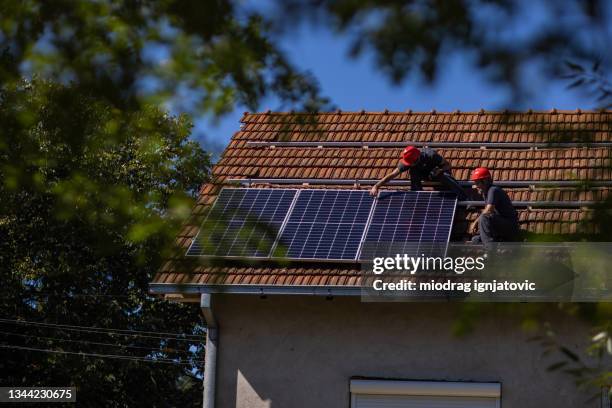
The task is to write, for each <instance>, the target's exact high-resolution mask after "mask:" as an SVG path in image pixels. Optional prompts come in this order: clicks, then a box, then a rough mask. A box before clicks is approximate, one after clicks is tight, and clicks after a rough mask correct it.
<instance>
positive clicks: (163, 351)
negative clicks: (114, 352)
mask: <svg viewBox="0 0 612 408" xmlns="http://www.w3.org/2000/svg"><path fill="white" fill-rule="evenodd" d="M0 334H5V335H9V336H18V337H27V338H36V339H44V340H54V341H64V342H68V343H81V344H92V345H97V346H109V347H123V348H133V349H139V350H148V351H154V352H158V353H190V351H187V350H176V349H165V350H164V349H159V348H154V347H143V346H132V345H127V344H112V343H103V342H97V341H89V340H75V339H63V338H59V337H47V336H36V335H32V334H24V333H14V332H5V331H0Z"/></svg>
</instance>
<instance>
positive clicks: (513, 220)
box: [469, 167, 519, 245]
mask: <svg viewBox="0 0 612 408" xmlns="http://www.w3.org/2000/svg"><path fill="white" fill-rule="evenodd" d="M471 179H472V181H473V182H474V186H475V187H476V189H477V190H478V192H479V193H480V194H481V195H482V196H483V197H484V200H485V207H484V210H483V211H482V213H480V215H479V217H478V218H477V219H476V220H475V221H474V222H473V223H472V225H470V230H469V232H470V234H476V232H477V231H478V235H474V237H473V238H472V242H476V243H484V244H485V245H486V244H488V243H490V242H503V241H516V240H517V239H518V236H519V224H518V214H517V212H516V210H515V209H514V207H513V206H512V201H511V200H510V197H508V194H506V192H505V191H504V190H503V189H502V188H501V187H498V186H496V185H494V184H493V178H492V177H491V173H490V172H489V170H488V169H487V168H486V167H479V168H477V169H476V170H474V171H473V172H472V177H471Z"/></svg>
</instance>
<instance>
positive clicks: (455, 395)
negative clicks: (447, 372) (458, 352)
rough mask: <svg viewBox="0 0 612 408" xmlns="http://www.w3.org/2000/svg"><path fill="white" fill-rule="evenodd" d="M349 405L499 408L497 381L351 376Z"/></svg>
mask: <svg viewBox="0 0 612 408" xmlns="http://www.w3.org/2000/svg"><path fill="white" fill-rule="evenodd" d="M350 389H351V408H382V407H385V408H423V407H431V408H434V407H435V408H499V407H500V398H501V384H500V383H474V382H449V381H392V380H361V379H352V380H351V382H350Z"/></svg>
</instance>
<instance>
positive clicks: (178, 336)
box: [0, 318, 203, 341]
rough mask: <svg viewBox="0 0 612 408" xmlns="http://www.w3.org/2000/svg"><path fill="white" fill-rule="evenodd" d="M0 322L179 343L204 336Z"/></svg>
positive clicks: (9, 320)
mask: <svg viewBox="0 0 612 408" xmlns="http://www.w3.org/2000/svg"><path fill="white" fill-rule="evenodd" d="M0 322H4V323H12V324H23V325H32V326H41V327H50V328H61V329H63V330H68V331H82V332H89V333H104V332H106V333H108V334H119V335H122V336H136V337H144V338H152V339H162V340H164V339H170V338H171V339H173V340H177V341H201V340H202V338H203V336H200V335H197V334H182V333H164V332H149V331H141V330H128V329H108V328H104V327H93V326H74V325H68V324H55V323H43V322H32V321H27V320H17V319H2V318H0Z"/></svg>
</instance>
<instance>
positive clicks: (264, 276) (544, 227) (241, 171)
mask: <svg viewBox="0 0 612 408" xmlns="http://www.w3.org/2000/svg"><path fill="white" fill-rule="evenodd" d="M611 135H612V112H611V111H605V112H549V113H544V112H536V113H498V112H480V113H408V112H406V113H370V112H347V113H319V114H303V113H298V114H293V113H259V114H245V115H244V117H243V118H242V125H241V129H240V131H238V132H237V133H236V134H234V136H233V138H232V140H231V142H230V143H229V145H228V147H227V148H226V150H225V151H224V153H223V155H222V157H221V159H220V160H219V162H218V163H217V165H216V166H215V167H214V169H213V179H214V180H215V183H214V184H206V185H204V186H202V188H201V191H200V197H199V199H198V204H197V205H196V207H195V208H194V210H193V216H192V217H191V219H190V220H189V221H188V222H187V223H186V225H185V226H184V227H183V229H182V231H181V232H180V234H179V235H178V237H177V244H178V246H179V248H180V250H179V252H178V253H177V255H176V257H175V258H174V259H170V260H168V261H167V262H165V264H164V265H163V266H162V268H161V269H160V270H159V272H158V273H157V275H156V276H155V278H154V283H174V284H177V283H192V284H229V285H236V284H257V285H342V286H353V285H358V284H359V270H358V269H357V268H356V267H355V266H354V265H353V266H351V265H344V266H343V265H333V267H330V265H329V264H328V265H325V264H313V263H304V264H303V265H299V267H295V266H291V267H274V266H271V265H265V264H263V265H259V266H256V267H252V266H249V267H245V266H239V265H236V266H231V267H230V266H227V265H224V266H216V267H213V266H206V265H193V262H191V261H190V262H186V260H185V259H184V257H183V255H184V252H185V250H186V249H187V248H188V246H189V245H190V243H191V240H192V238H193V237H194V236H195V235H196V234H197V231H198V227H199V224H200V222H201V217H202V214H203V213H204V212H205V209H206V207H207V206H208V205H210V204H211V203H212V202H213V201H214V199H215V197H216V194H217V193H218V191H219V190H220V187H221V186H222V185H223V183H224V182H225V180H227V179H233V178H316V179H332V178H339V179H350V180H354V179H377V178H381V177H383V176H384V175H385V174H387V173H388V172H389V171H390V170H392V169H393V168H394V167H395V166H396V165H397V159H398V154H399V151H400V148H398V147H369V148H367V149H366V148H363V147H325V148H317V147H275V148H273V147H270V146H257V147H255V146H252V145H248V144H247V142H254V141H256V142H262V141H263V142H306V141H308V142H313V141H314V142H409V141H412V142H429V143H431V142H462V143H464V142H470V143H478V142H481V143H482V142H498V143H509V142H513V143H514V142H519V143H543V142H544V143H548V142H585V141H586V142H589V143H592V144H591V145H589V144H586V145H585V146H580V147H575V146H574V147H555V146H554V144H551V146H550V147H545V148H537V149H535V148H533V149H509V148H487V149H478V148H470V149H466V148H456V147H453V148H439V149H436V150H438V152H440V153H441V154H442V155H443V156H444V157H445V158H446V159H447V160H449V161H450V162H451V164H452V166H453V173H454V175H455V177H456V178H457V179H467V178H468V174H469V171H470V170H471V169H473V168H474V167H477V166H486V167H489V168H490V169H491V170H492V171H493V174H494V177H495V179H496V180H508V181H520V180H541V181H557V180H567V181H570V180H584V179H589V180H599V181H610V180H612V170H611V169H612V148H611V147H609V146H603V147H602V146H597V143H598V142H611V141H612V137H611ZM267 186H270V185H267ZM271 187H274V186H271ZM276 187H289V186H288V185H279V186H276ZM291 187H299V188H309V187H308V186H303V185H298V186H291ZM316 187H317V188H325V185H322V186H320V185H317V186H316ZM334 188H338V186H334ZM345 188H348V187H345ZM350 188H354V187H350ZM362 188H366V187H362ZM610 188H611V187H597V188H591V189H589V190H578V189H572V188H566V187H564V188H533V187H531V188H530V187H523V188H508V189H506V191H508V193H509V195H510V197H511V198H512V199H513V200H515V201H599V200H602V199H604V198H605V197H607V195H608V193H609V190H610ZM590 214H591V212H590V211H589V210H587V209H584V208H575V209H561V208H556V209H520V210H519V216H520V224H521V228H522V229H525V230H527V231H530V232H532V233H536V234H542V233H548V234H589V233H593V232H595V231H593V230H592V228H593V227H592V226H591V225H589V223H588V218H589V216H590ZM475 217H476V214H475V213H465V211H463V210H461V209H459V210H458V211H457V214H456V216H455V221H456V222H455V225H454V228H453V239H454V240H461V239H464V238H465V231H466V227H467V224H468V222H469V221H470V220H471V219H474V218H475ZM584 221H587V222H584Z"/></svg>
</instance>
